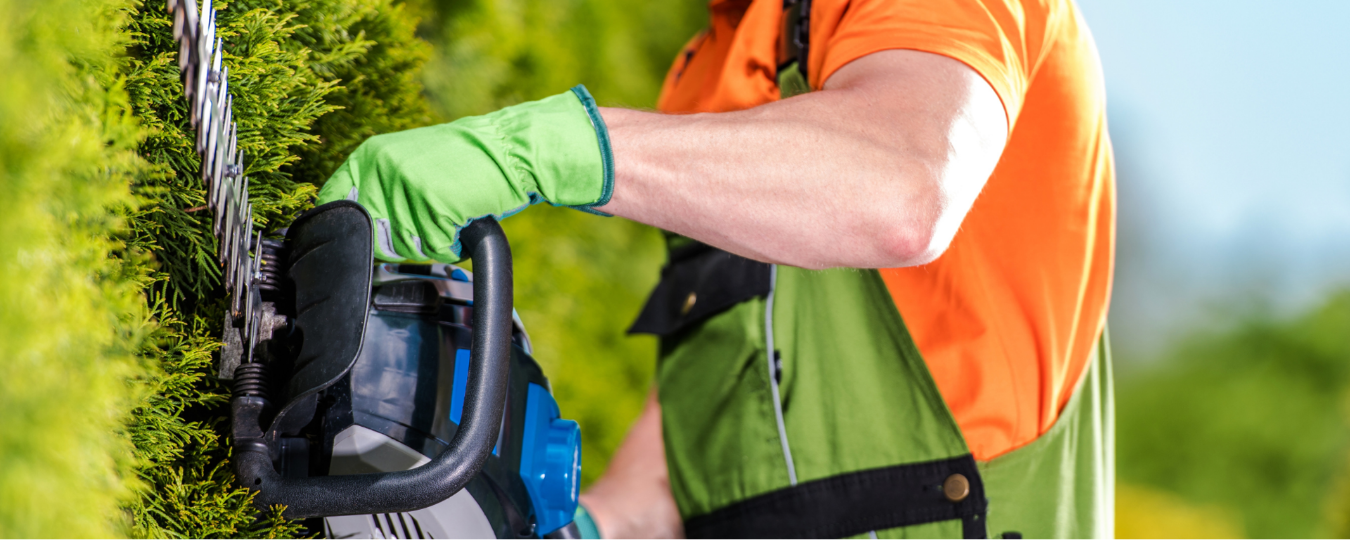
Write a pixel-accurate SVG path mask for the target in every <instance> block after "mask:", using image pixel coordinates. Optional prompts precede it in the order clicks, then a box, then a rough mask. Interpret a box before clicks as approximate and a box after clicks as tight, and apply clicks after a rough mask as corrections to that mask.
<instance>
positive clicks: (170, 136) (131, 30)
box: [123, 0, 429, 537]
mask: <svg viewBox="0 0 1350 540" xmlns="http://www.w3.org/2000/svg"><path fill="white" fill-rule="evenodd" d="M215 7H216V8H217V10H218V13H219V20H218V25H219V29H218V34H219V35H220V36H221V38H222V39H223V40H224V50H225V57H224V64H225V66H226V67H227V68H228V69H229V81H230V85H231V91H232V94H233V95H234V114H235V116H234V117H235V121H236V122H237V123H238V126H239V148H240V150H241V152H242V153H243V154H244V155H245V156H246V159H245V174H246V175H247V176H248V178H249V185H250V192H251V196H252V198H251V202H252V203H253V205H254V212H255V223H254V228H255V230H256V231H269V230H274V229H276V228H278V227H281V226H284V225H285V224H286V223H287V222H288V221H289V220H290V219H291V218H292V217H293V216H294V215H295V214H297V213H298V212H300V211H302V210H303V209H304V208H306V207H307V206H308V205H309V204H310V203H311V200H312V197H313V195H314V193H315V192H316V187H315V185H314V184H315V183H321V182H322V181H323V180H324V177H325V176H326V175H327V174H328V173H329V172H331V171H332V170H334V169H335V168H336V167H337V166H338V165H339V164H340V163H341V160H342V159H344V158H345V157H346V154H347V153H348V152H349V151H350V150H351V149H352V148H354V146H355V145H357V144H359V143H360V141H361V140H363V139H364V138H365V137H366V136H368V135H370V134H373V133H377V132H382V131H390V130H396V129H405V128H408V127H413V126H418V125H423V124H425V123H426V122H427V121H428V118H429V113H428V109H427V107H426V105H425V104H424V102H423V101H422V98H421V96H420V91H421V87H420V85H418V84H417V76H418V70H419V69H420V66H421V64H422V62H423V61H424V59H425V57H426V56H427V54H428V53H427V49H426V46H425V44H424V43H423V42H421V41H419V40H417V38H416V37H415V36H414V29H415V26H416V21H415V20H414V19H413V17H412V16H411V15H410V14H409V13H408V12H407V11H406V10H405V9H404V8H403V6H402V5H400V4H399V3H396V2H394V1H392V0H321V1H301V0H235V1H229V2H216V4H215ZM171 28H172V21H171V20H170V19H169V18H168V15H167V13H166V11H165V10H164V6H163V5H162V4H161V3H160V2H158V1H153V2H148V3H144V4H138V5H136V6H135V7H134V9H132V10H131V13H130V17H129V20H128V21H127V24H126V25H125V32H126V34H127V35H128V36H129V37H130V40H131V43H130V47H129V49H128V54H127V58H126V60H125V65H124V67H123V73H124V74H125V78H126V90H127V93H128V94H129V96H130V106H131V107H130V108H131V111H132V112H133V113H134V114H135V116H136V117H137V118H138V119H139V120H140V122H141V124H142V126H144V129H145V132H146V136H145V138H144V141H143V142H142V143H141V144H140V147H139V150H140V152H141V154H142V155H143V156H144V157H145V159H146V160H147V161H148V162H149V163H150V167H151V170H150V171H149V172H148V173H146V174H142V175H141V176H140V177H139V178H138V179H137V181H136V183H135V185H134V188H135V191H136V193H137V194H138V195H139V196H140V197H141V198H142V201H143V202H142V204H141V205H140V206H139V208H137V209H136V210H135V211H134V212H132V213H131V214H130V216H129V220H128V223H129V226H130V229H131V241H130V247H131V248H133V249H134V250H136V251H138V252H144V253H148V254H150V255H152V256H153V261H152V263H153V264H147V265H146V266H145V267H144V272H145V274H146V276H147V279H146V281H147V287H146V298H147V300H148V305H149V309H150V312H151V315H152V317H153V319H154V320H155V321H156V322H157V323H158V325H157V329H156V331H155V333H154V335H153V336H152V339H151V340H149V341H148V343H147V345H146V346H145V347H144V348H143V349H142V350H141V355H142V357H143V358H145V359H147V360H148V361H150V362H151V363H153V364H154V365H155V366H156V367H157V368H158V369H157V372H156V373H157V374H156V375H155V376H153V377H151V378H149V379H148V380H147V381H146V383H147V385H148V386H149V387H150V393H149V397H148V398H147V399H146V401H145V404H144V406H142V407H141V408H139V409H138V410H137V411H135V414H134V415H133V416H132V424H131V427H130V433H131V436H132V438H133V440H134V442H135V446H136V456H137V458H138V459H139V462H140V467H139V468H138V474H139V477H140V479H141V480H142V482H143V483H144V484H145V485H146V486H147V489H145V490H143V492H142V493H143V496H142V497H141V498H140V499H138V500H137V501H135V502H133V503H132V504H131V505H129V510H130V514H131V516H132V522H133V523H132V525H133V532H134V533H135V534H137V535H141V536H150V537H256V536H265V537H285V536H292V535H296V534H298V533H300V532H302V531H301V529H300V527H299V526H298V524H295V523H292V522H287V521H285V520H283V519H280V518H279V516H278V515H277V514H276V512H275V510H273V511H272V512H263V513H260V512H258V511H256V510H255V509H254V508H253V507H252V501H251V496H250V495H249V492H248V491H247V490H244V489H242V488H238V487H236V486H234V484H233V482H234V477H233V473H232V471H231V470H230V467H229V464H228V462H227V460H228V456H229V449H228V444H227V440H226V438H225V435H226V433H225V432H226V424H225V420H226V417H227V415H228V411H227V410H226V401H227V399H228V391H227V389H226V388H224V386H223V385H221V384H220V383H219V382H218V381H217V380H216V379H215V377H214V376H213V371H214V363H215V360H214V353H215V352H216V351H217V350H218V349H219V346H220V336H221V332H222V331H223V328H222V326H223V318H224V299H223V298H222V289H221V287H220V284H219V281H220V270H219V265H218V264H217V262H216V259H215V257H216V252H217V243H216V240H215V238H214V237H213V236H212V235H211V229H210V227H211V216H210V214H209V212H207V211H204V210H203V209H202V206H203V205H204V204H205V201H206V197H205V190H204V185H203V182H202V180H201V177H200V161H199V159H198V158H197V156H196V153H195V152H194V149H193V141H194V138H193V135H192V132H191V130H190V128H189V126H188V122H187V120H186V118H187V113H186V102H185V101H184V98H183V90H182V85H181V84H180V82H179V75H178V68H177V52H178V45H177V43H176V42H174V41H173V39H172V35H171Z"/></svg>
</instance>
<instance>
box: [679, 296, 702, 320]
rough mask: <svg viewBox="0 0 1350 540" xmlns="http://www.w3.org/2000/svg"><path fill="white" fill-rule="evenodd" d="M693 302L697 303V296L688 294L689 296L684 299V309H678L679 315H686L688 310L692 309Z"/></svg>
mask: <svg viewBox="0 0 1350 540" xmlns="http://www.w3.org/2000/svg"><path fill="white" fill-rule="evenodd" d="M695 302H698V295H697V294H694V293H689V296H687V297H685V299H684V307H681V308H680V315H688V314H689V310H691V309H694V303H695Z"/></svg>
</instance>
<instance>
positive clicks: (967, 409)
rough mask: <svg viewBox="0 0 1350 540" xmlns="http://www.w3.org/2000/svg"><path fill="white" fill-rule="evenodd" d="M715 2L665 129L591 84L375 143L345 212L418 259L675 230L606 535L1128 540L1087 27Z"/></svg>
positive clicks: (1025, 5)
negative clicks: (548, 236) (546, 218)
mask: <svg viewBox="0 0 1350 540" xmlns="http://www.w3.org/2000/svg"><path fill="white" fill-rule="evenodd" d="M785 4H786V5H785ZM710 10H711V15H712V17H711V19H712V20H711V26H710V28H709V29H708V30H707V31H706V32H705V33H703V34H702V35H700V36H699V37H697V38H695V39H694V40H693V41H692V42H691V43H690V44H689V45H688V47H687V48H686V50H685V51H684V52H683V53H682V54H681V55H680V56H679V57H678V59H677V61H676V63H675V65H674V66H673V67H672V69H671V71H670V73H669V75H668V76H667V79H666V82H665V86H664V89H663V93H662V97H661V100H660V104H659V108H660V109H661V111H662V113H649V112H639V111H632V110H623V109H610V108H598V107H596V106H595V105H594V102H593V100H592V99H591V97H590V95H589V94H588V93H587V92H586V91H585V89H584V88H581V87H578V88H576V89H573V91H571V92H568V93H564V94H561V95H558V96H554V97H551V98H548V99H545V100H541V101H538V102H532V103H526V104H522V105H518V106H515V107H510V108H507V109H503V110H502V111H498V112H496V113H492V114H490V115H486V116H483V117H473V118H465V119H461V120H459V121H456V122H454V123H451V124H445V125H442V126H433V127H429V128H422V129H418V130H412V131H408V132H402V133H396V134H390V135H384V136H378V137H374V138H372V139H371V140H370V141H368V142H367V143H366V144H364V145H363V146H362V147H361V148H360V149H358V150H357V151H356V152H355V153H354V154H353V156H352V157H351V158H350V159H349V161H348V162H347V164H346V165H344V166H343V168H342V169H340V170H339V171H338V172H337V173H335V174H334V176H333V178H332V179H331V180H330V181H329V183H328V184H327V185H325V186H324V188H323V191H322V193H321V197H320V198H321V202H326V201H330V200H336V199H340V198H352V199H355V200H357V201H359V202H361V203H362V204H363V205H365V206H366V208H367V209H369V210H370V211H371V214H372V216H373V217H375V218H376V245H377V255H378V256H379V257H381V258H385V259H390V260H427V259H438V260H442V261H447V262H448V261H454V260H457V259H458V258H459V256H460V252H459V243H458V237H457V235H458V230H459V228H460V227H462V226H464V225H465V224H466V223H468V222H469V221H470V220H472V219H476V218H479V217H482V216H487V215H493V216H497V217H499V218H500V217H505V216H507V215H509V214H511V213H513V212H515V211H517V210H520V209H522V208H524V207H525V206H528V205H529V204H532V203H537V202H541V201H548V202H550V203H552V204H555V205H563V206H572V207H575V208H578V209H581V210H585V211H591V212H598V213H604V214H612V215H618V216H622V217H625V218H628V219H632V220H635V221H639V222H642V223H646V224H650V225H653V226H656V227H660V228H662V229H664V230H667V231H670V232H671V233H674V234H672V235H671V237H670V242H671V249H672V251H671V262H670V264H669V265H668V267H667V269H666V270H665V271H663V279H662V283H661V285H659V286H658V288H657V291H656V292H655V293H654V294H653V298H652V300H651V301H650V302H649V304H648V306H647V308H646V309H645V310H644V312H643V314H642V316H641V317H640V318H639V320H638V322H637V323H636V324H635V326H634V330H635V331H647V332H652V333H656V334H659V335H662V346H661V359H660V362H659V364H658V368H657V382H656V391H655V395H654V397H653V399H652V400H650V401H649V403H648V406H647V410H646V411H644V413H643V415H642V417H641V418H640V419H639V421H638V423H637V425H636V426H635V427H634V429H633V430H632V432H631V433H630V435H629V438H628V440H627V441H626V442H625V443H624V445H623V447H621V448H620V450H619V451H618V453H617V454H616V456H615V459H614V462H613V464H612V465H611V468H610V470H609V471H608V472H607V474H606V475H605V476H604V477H603V478H602V479H601V480H600V481H598V482H597V483H596V485H595V486H594V487H593V489H592V490H591V491H590V492H589V493H588V494H587V495H586V496H584V497H583V504H584V505H585V507H586V510H588V511H589V515H590V516H592V517H593V518H594V520H595V522H596V523H597V524H598V526H599V529H600V532H602V533H604V534H605V535H607V536H614V537H638V536H658V535H660V536H674V535H679V534H681V533H686V534H689V535H690V536H691V537H699V536H713V537H734V536H766V537H774V536H778V537H781V536H852V535H875V536H878V537H887V536H896V537H899V536H905V537H913V536H928V537H938V536H964V537H983V536H984V535H986V534H988V535H995V536H999V535H1001V536H1005V537H1016V536H1019V535H1028V536H1073V537H1086V536H1108V535H1110V534H1111V533H1112V522H1111V512H1112V498H1111V497H1112V490H1113V485H1112V474H1113V457H1112V443H1111V434H1112V424H1111V384H1110V365H1109V359H1108V356H1107V354H1106V348H1105V315H1106V308H1107V299H1108V297H1109V293H1110V280H1111V266H1112V253H1113V243H1114V180H1113V170H1112V161H1111V149H1110V143H1109V141H1108V138H1107V132H1106V120H1105V102H1104V100H1105V98H1104V91H1103V88H1102V80H1101V73H1100V67H1099V61H1098V58H1097V54H1096V50H1095V47H1094V45H1093V43H1092V39H1091V37H1090V35H1089V34H1088V32H1087V28H1086V26H1085V25H1084V23H1083V21H1082V19H1081V17H1080V15H1079V14H1078V12H1077V9H1076V7H1075V6H1074V5H1073V4H1072V2H1071V1H1070V0H1049V1H1046V2H1030V1H1025V2H1024V1H1021V0H814V1H812V2H804V1H803V2H797V1H792V0H789V1H788V2H783V1H782V0H713V1H712V2H711V4H710ZM794 94H798V95H794ZM685 113H701V114H685ZM821 269H827V270H823V271H820V270H821ZM856 269H874V270H856ZM878 269H879V270H878ZM667 473H668V476H667ZM672 496H673V497H672ZM584 514H585V513H584V512H583V515H584Z"/></svg>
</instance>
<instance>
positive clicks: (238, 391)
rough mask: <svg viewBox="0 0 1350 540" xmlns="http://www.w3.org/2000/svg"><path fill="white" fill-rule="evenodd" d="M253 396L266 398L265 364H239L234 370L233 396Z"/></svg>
mask: <svg viewBox="0 0 1350 540" xmlns="http://www.w3.org/2000/svg"><path fill="white" fill-rule="evenodd" d="M244 396H254V397H260V398H263V399H267V365H266V364H260V363H258V362H250V363H247V364H239V367H237V368H235V370H234V397H244Z"/></svg>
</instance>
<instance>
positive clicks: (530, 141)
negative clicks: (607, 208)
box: [486, 85, 614, 212]
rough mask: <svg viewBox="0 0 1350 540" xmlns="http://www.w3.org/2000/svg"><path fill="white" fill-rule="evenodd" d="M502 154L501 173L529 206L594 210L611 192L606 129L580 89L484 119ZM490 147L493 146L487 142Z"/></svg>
mask: <svg viewBox="0 0 1350 540" xmlns="http://www.w3.org/2000/svg"><path fill="white" fill-rule="evenodd" d="M486 119H487V121H488V122H490V123H491V124H492V126H493V128H494V130H495V134H496V136H497V137H499V138H500V145H499V146H498V147H499V148H501V149H502V150H504V151H505V154H506V156H505V157H506V159H505V160H504V161H505V162H502V163H500V164H499V165H500V166H502V169H503V172H504V173H506V175H507V176H508V178H511V179H512V183H513V184H515V186H516V187H517V189H519V190H520V191H521V192H522V194H526V195H528V197H529V199H530V201H531V202H539V201H540V200H541V199H542V200H545V201H548V202H549V203H550V204H553V205H555V206H567V207H571V208H578V209H582V210H587V211H592V212H594V210H592V209H591V207H594V206H603V205H605V204H607V203H608V202H609V199H610V196H611V195H612V194H613V193H614V158H613V153H612V150H611V149H610V146H609V130H608V129H607V128H606V127H605V121H604V119H603V118H601V117H600V111H599V110H598V109H597V108H596V106H595V100H594V99H593V98H591V94H590V92H587V91H586V88H585V87H584V86H580V85H578V86H577V87H575V88H573V89H572V90H571V91H568V92H564V93H562V94H558V95H555V96H551V97H547V98H544V99H541V100H539V101H531V102H528V103H521V104H519V105H514V106H511V107H507V108H505V109H502V110H499V111H497V112H494V113H491V114H489V115H487V117H486ZM489 145H490V146H497V145H494V144H493V143H491V142H490V143H489Z"/></svg>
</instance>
